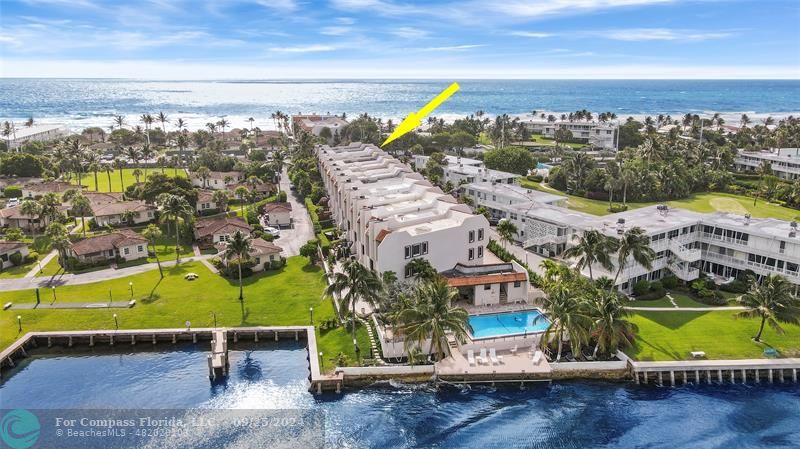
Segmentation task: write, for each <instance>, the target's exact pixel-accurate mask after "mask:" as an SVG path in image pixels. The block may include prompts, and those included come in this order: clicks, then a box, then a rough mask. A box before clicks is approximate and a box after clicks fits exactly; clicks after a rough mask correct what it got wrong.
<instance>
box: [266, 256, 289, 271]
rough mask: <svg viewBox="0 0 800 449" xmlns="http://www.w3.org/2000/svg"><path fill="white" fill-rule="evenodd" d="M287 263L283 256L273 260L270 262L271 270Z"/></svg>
mask: <svg viewBox="0 0 800 449" xmlns="http://www.w3.org/2000/svg"><path fill="white" fill-rule="evenodd" d="M285 265H286V258H284V257H281V258H280V259H278V260H273V261H271V262H270V263H269V269H270V270H280V269H281V268H283V267H284V266H285Z"/></svg>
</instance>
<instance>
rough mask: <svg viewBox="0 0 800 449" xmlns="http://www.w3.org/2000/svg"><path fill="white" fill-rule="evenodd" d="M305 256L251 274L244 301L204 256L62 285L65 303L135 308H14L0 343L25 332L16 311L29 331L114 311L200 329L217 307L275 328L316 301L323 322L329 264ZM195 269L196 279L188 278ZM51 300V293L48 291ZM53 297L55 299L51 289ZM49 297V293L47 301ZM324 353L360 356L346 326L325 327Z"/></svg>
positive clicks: (361, 337)
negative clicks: (131, 302)
mask: <svg viewBox="0 0 800 449" xmlns="http://www.w3.org/2000/svg"><path fill="white" fill-rule="evenodd" d="M307 261H308V259H306V258H304V257H291V258H289V259H288V264H287V266H286V267H285V268H284V269H282V270H281V271H270V272H266V273H262V274H258V275H255V276H252V277H250V278H247V279H245V280H244V284H245V287H244V296H245V299H244V302H239V300H238V293H239V289H238V281H236V280H228V279H225V278H222V277H221V276H218V275H215V274H212V273H211V272H210V271H208V269H207V268H205V266H204V265H202V264H201V263H199V262H192V263H187V264H182V265H180V266H178V267H170V268H166V269H165V273H166V274H167V276H166V277H165V278H164V279H163V280H161V281H159V276H158V270H152V271H148V272H146V273H142V274H138V275H135V276H129V277H125V278H119V279H111V280H107V281H103V282H97V283H92V284H84V285H70V286H64V287H58V288H57V289H56V297H57V301H59V302H87V301H88V302H94V301H96V302H105V301H108V299H109V290H110V291H111V295H112V297H113V299H114V300H128V299H130V297H131V293H130V289H129V284H128V283H129V282H133V297H134V298H135V299H137V304H136V306H135V307H133V308H131V309H113V310H102V309H94V310H44V309H42V310H7V311H3V312H2V313H0V348H3V347H6V346H8V345H9V344H10V343H11V342H12V341H13V340H14V339H16V338H17V337H18V336H19V334H18V330H17V329H18V328H17V320H16V316H17V315H20V316H21V317H22V323H23V332H25V331H32V330H42V331H45V330H60V329H61V330H64V329H75V330H79V329H112V328H113V327H114V320H113V318H112V317H113V314H114V313H116V314H117V315H118V318H119V324H120V328H125V329H139V328H169V327H183V326H184V322H185V321H187V320H189V321H191V322H192V325H193V326H194V327H209V326H212V325H213V316H212V312H215V313H216V315H217V323H218V325H220V326H259V325H263V326H268V325H292V324H303V325H305V324H308V323H309V310H308V309H309V307H314V320H315V323H317V324H319V323H320V322H322V321H324V320H329V319H331V318H333V317H334V309H333V303H332V302H331V301H330V299H323V298H322V291H323V289H324V286H325V283H324V279H323V276H322V270H321V269H320V268H319V267H316V266H309V265H308V263H307ZM189 272H194V273H198V274H199V275H200V278H199V279H197V280H196V281H186V280H185V279H184V278H183V276H184V275H185V274H186V273H189ZM43 298H44V297H43ZM47 298H50V296H49V295H47ZM35 300H36V299H35V292H34V291H33V290H19V291H11V292H2V293H0V302H2V303H6V302H9V301H11V302H15V303H22V302H35ZM43 300H47V299H43ZM319 337H320V340H319V344H320V351H322V352H323V353H324V354H325V355H324V358H325V359H326V360H325V362H324V363H325V366H326V368H333V364H332V363H331V362H330V360H329V359H328V357H329V356H330V357H333V356H334V355H335V354H338V353H339V352H344V353H345V354H346V355H347V356H348V357H349V358H350V359H351V360H354V359H355V351H354V350H353V344H352V338H351V337H350V334H349V332H348V331H347V330H346V329H345V328H344V327H338V328H336V329H333V330H328V331H325V332H323V334H322V335H320V336H319ZM358 341H359V346H360V347H361V348H362V350H363V351H366V352H367V353H368V351H369V343H368V337H367V334H366V330H365V329H363V328H359V330H358Z"/></svg>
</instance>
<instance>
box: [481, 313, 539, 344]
mask: <svg viewBox="0 0 800 449" xmlns="http://www.w3.org/2000/svg"><path fill="white" fill-rule="evenodd" d="M469 324H470V325H471V326H472V336H473V337H474V338H490V337H502V336H506V335H517V334H525V333H534V332H544V331H545V330H547V327H548V326H550V321H548V319H547V317H545V316H544V315H542V313H541V312H540V311H538V310H526V311H524V312H507V313H490V314H487V315H474V316H470V317H469Z"/></svg>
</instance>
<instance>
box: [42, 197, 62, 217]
mask: <svg viewBox="0 0 800 449" xmlns="http://www.w3.org/2000/svg"><path fill="white" fill-rule="evenodd" d="M61 216H62V213H61V198H59V197H58V195H57V194H55V193H52V192H50V193H45V194H44V195H42V197H41V198H39V217H40V219H41V222H42V223H44V222H46V221H50V222H53V221H55V220H56V219H58V218H59V217H61Z"/></svg>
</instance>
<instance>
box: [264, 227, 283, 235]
mask: <svg viewBox="0 0 800 449" xmlns="http://www.w3.org/2000/svg"><path fill="white" fill-rule="evenodd" d="M264 232H266V233H267V234H269V235H271V236H273V237H280V236H281V230H280V229H278V228H273V227H272V226H267V227H266V228H264Z"/></svg>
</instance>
